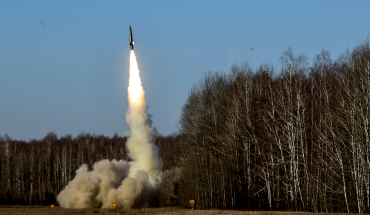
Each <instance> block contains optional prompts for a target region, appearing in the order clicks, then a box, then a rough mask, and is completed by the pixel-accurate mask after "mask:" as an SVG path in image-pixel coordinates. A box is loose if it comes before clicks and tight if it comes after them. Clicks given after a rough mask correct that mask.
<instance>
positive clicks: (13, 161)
mask: <svg viewBox="0 0 370 215" xmlns="http://www.w3.org/2000/svg"><path fill="white" fill-rule="evenodd" d="M125 143H126V138H125V137H119V136H118V135H115V136H113V137H111V138H110V137H106V136H103V135H100V136H97V135H90V134H84V133H82V134H80V135H78V136H77V137H75V138H72V136H71V135H67V136H63V137H60V138H57V136H56V135H55V133H49V134H47V135H46V136H45V137H44V138H43V139H41V140H31V141H29V142H25V141H17V140H12V139H11V138H10V137H8V136H7V135H5V137H1V136H0V155H1V156H0V168H1V170H0V173H1V175H0V204H27V205H48V204H55V203H56V200H55V199H56V198H55V197H56V196H57V195H58V193H59V192H60V191H61V190H63V189H64V187H65V186H66V185H67V184H68V182H69V181H71V180H72V179H73V178H74V176H75V171H76V170H77V169H78V168H79V167H80V165H81V164H84V163H86V164H88V165H89V167H90V168H91V167H92V166H93V164H94V163H95V162H96V161H99V160H102V159H107V158H108V159H117V160H119V159H124V160H128V153H127V150H126V147H125Z"/></svg>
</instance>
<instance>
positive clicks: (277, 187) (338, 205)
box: [168, 40, 370, 213]
mask: <svg viewBox="0 0 370 215" xmlns="http://www.w3.org/2000/svg"><path fill="white" fill-rule="evenodd" d="M369 42H370V41H369V40H367V41H366V42H365V43H363V44H361V45H359V46H357V47H356V48H354V49H353V50H352V51H347V52H346V53H344V54H343V55H341V56H340V57H339V58H338V59H337V60H336V61H332V60H331V58H330V53H329V52H327V51H324V50H323V51H322V52H321V53H320V54H318V55H317V56H316V57H315V58H314V62H313V65H312V66H311V67H309V66H308V63H307V58H306V57H305V56H304V55H299V56H295V55H293V53H292V50H291V49H288V50H287V51H285V52H283V54H282V56H281V58H280V60H281V63H282V68H281V70H280V71H279V72H278V74H276V72H275V71H276V70H275V68H273V66H271V65H269V64H263V65H261V66H260V67H259V68H258V69H257V71H255V72H254V73H252V72H251V69H250V67H249V66H248V64H245V65H242V66H232V67H231V69H230V73H229V74H228V75H225V74H222V73H211V72H209V73H205V75H204V77H203V79H202V80H201V81H200V82H199V84H197V85H195V86H194V87H193V88H192V89H191V91H190V93H189V96H188V99H187V101H186V103H185V105H184V106H183V108H182V115H181V119H180V122H179V127H180V131H179V138H178V140H177V142H176V145H177V147H178V148H179V150H180V151H181V153H180V155H181V156H180V157H179V158H178V163H177V167H178V168H177V169H174V171H173V173H170V172H169V173H168V174H169V175H172V176H171V177H172V178H175V179H174V180H173V184H174V186H172V189H173V191H174V193H176V194H177V195H175V194H174V195H173V196H172V197H173V198H174V200H176V201H178V203H179V204H180V205H182V206H188V204H189V203H188V200H189V199H192V198H194V199H196V207H197V208H240V209H243V208H248V209H275V210H290V211H319V212H359V213H369V212H370V47H369ZM175 172H177V174H178V175H181V177H177V178H176V177H174V176H173V175H176V173H175ZM175 185H176V186H175ZM168 201H169V203H170V201H171V199H170V198H169V199H168Z"/></svg>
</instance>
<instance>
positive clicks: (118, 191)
mask: <svg viewBox="0 0 370 215" xmlns="http://www.w3.org/2000/svg"><path fill="white" fill-rule="evenodd" d="M128 101H129V107H128V110H127V111H126V122H127V124H128V125H129V126H130V131H129V133H128V135H129V138H128V140H127V142H126V147H127V149H128V151H129V157H130V158H131V159H132V161H130V162H127V161H123V160H120V161H117V160H112V161H110V160H101V161H98V162H96V163H95V164H94V166H93V169H92V170H91V171H89V170H88V166H87V164H82V165H81V167H80V168H79V169H78V170H77V171H76V176H75V178H74V179H73V180H72V181H70V182H69V183H68V185H67V186H66V187H65V189H64V190H62V191H61V192H60V193H59V195H58V196H57V200H58V202H59V204H60V206H62V207H65V208H100V207H102V208H109V207H112V203H117V206H118V207H124V208H132V207H146V206H147V205H148V203H149V201H150V198H151V196H152V194H153V191H154V190H155V188H156V185H157V180H158V179H157V177H158V175H159V173H160V171H161V164H160V160H159V154H158V148H157V147H156V146H155V145H154V141H153V129H152V127H151V121H150V118H149V117H148V114H147V108H148V107H147V103H146V101H145V91H144V89H143V87H142V86H141V79H140V71H139V68H138V64H137V61H136V56H135V52H134V50H131V53H130V78H129V86H128Z"/></svg>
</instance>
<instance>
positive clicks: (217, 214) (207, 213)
mask: <svg viewBox="0 0 370 215" xmlns="http://www.w3.org/2000/svg"><path fill="white" fill-rule="evenodd" d="M0 214H1V215H47V214H104V215H121V214H127V215H141V214H147V215H152V214H154V215H156V214H158V215H159V214H164V215H170V214H171V215H172V214H183V215H186V214H189V215H192V214H197V215H201V214H204V215H239V214H240V215H242V214H243V215H293V214H298V215H306V214H307V215H314V214H315V213H306V212H278V211H233V210H194V211H191V210H190V209H180V208H173V207H172V208H147V209H131V210H124V209H120V208H117V209H65V208H61V207H55V208H50V207H46V206H0ZM317 214H318V213H317ZM324 214H325V213H320V215H324ZM330 215H338V214H334V213H331V214H330Z"/></svg>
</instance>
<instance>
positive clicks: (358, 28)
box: [0, 0, 370, 140]
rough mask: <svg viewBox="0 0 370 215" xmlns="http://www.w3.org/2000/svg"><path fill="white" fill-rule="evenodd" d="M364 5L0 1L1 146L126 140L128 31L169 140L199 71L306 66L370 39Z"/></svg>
mask: <svg viewBox="0 0 370 215" xmlns="http://www.w3.org/2000/svg"><path fill="white" fill-rule="evenodd" d="M369 9H370V1H368V0H366V1H338V0H336V1H328V0H325V1H280V0H279V1H275V0H274V1H226V0H222V1H219V0H197V1H190V0H187V1H173V0H171V1H159V0H155V1H152V0H151V1H149V0H148V1H118V0H117V1H113V0H112V1H91V0H90V1H49V0H47V1H36V0H33V1H26V0H24V1H0V135H2V136H4V134H8V135H9V136H10V137H11V138H13V139H21V140H29V139H35V138H36V139H39V138H42V137H44V136H45V135H46V134H47V133H48V132H50V131H54V132H55V133H56V134H57V135H58V136H62V135H65V134H72V135H73V136H76V135H78V134H79V133H81V132H86V133H87V132H88V133H91V134H92V133H95V134H104V135H109V136H112V135H114V133H118V134H119V135H120V136H123V133H122V132H123V131H124V130H128V126H127V124H126V122H125V111H126V110H127V107H128V101H127V86H128V68H129V51H130V48H129V31H128V27H129V25H131V26H132V30H133V38H134V42H135V52H136V56H137V59H138V63H139V69H140V71H141V77H142V82H143V87H144V90H145V91H146V98H147V102H148V105H149V109H148V112H149V113H150V114H151V115H153V117H152V120H153V125H154V126H155V127H156V128H157V129H158V131H159V132H160V133H161V134H163V135H168V134H171V133H172V132H174V131H176V130H177V128H176V123H177V122H178V121H179V118H180V113H181V107H182V106H183V105H184V103H185V101H186V99H187V96H188V93H189V90H190V88H191V87H192V85H193V84H195V83H197V82H198V81H199V80H200V78H201V75H202V73H203V72H204V71H208V70H211V71H222V72H224V73H228V72H229V68H230V66H231V65H232V64H234V63H237V64H240V63H243V62H245V61H247V62H248V63H249V64H250V66H251V67H252V69H253V70H255V69H256V68H257V67H258V66H259V65H260V64H262V63H265V62H268V63H271V64H272V65H274V66H276V68H280V67H281V65H280V62H279V57H280V56H281V54H282V52H283V51H284V50H286V49H287V48H288V47H291V48H292V50H293V53H294V54H301V53H303V54H305V55H306V56H307V57H308V61H309V63H310V64H312V61H313V58H314V56H315V55H316V54H318V53H320V51H321V50H322V49H325V50H329V51H330V52H331V54H332V58H333V60H335V59H336V58H337V57H338V56H339V55H340V54H341V53H343V52H344V51H345V50H346V49H347V48H350V49H352V48H353V47H355V46H356V45H358V44H360V43H361V42H364V41H365V40H366V38H367V37H368V36H369V35H370V12H369Z"/></svg>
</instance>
